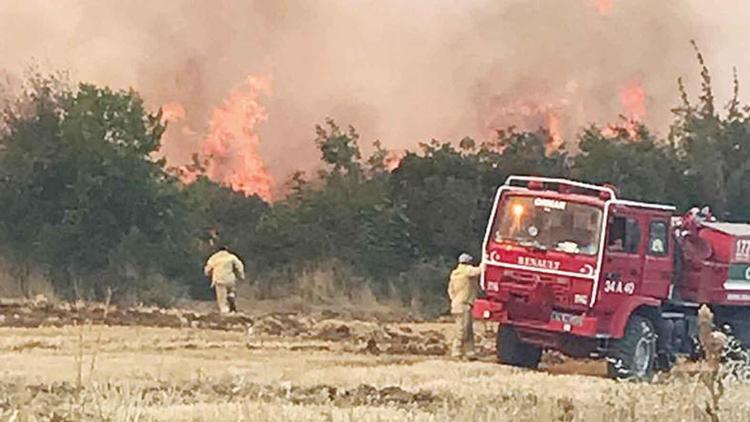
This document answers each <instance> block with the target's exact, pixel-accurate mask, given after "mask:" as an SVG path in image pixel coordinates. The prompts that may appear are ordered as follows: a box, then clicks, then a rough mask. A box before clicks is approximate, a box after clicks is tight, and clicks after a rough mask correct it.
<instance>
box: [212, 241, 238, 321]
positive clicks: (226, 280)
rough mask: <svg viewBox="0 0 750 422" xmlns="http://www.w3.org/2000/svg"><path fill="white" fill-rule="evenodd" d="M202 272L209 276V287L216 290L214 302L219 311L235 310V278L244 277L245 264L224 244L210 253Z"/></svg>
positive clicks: (223, 312)
mask: <svg viewBox="0 0 750 422" xmlns="http://www.w3.org/2000/svg"><path fill="white" fill-rule="evenodd" d="M203 272H204V273H205V274H206V276H207V277H210V278H211V287H213V288H214V289H215V290H216V304H217V305H218V306H219V312H221V313H222V314H225V313H227V312H236V311H237V307H236V302H235V298H236V286H237V280H244V279H245V265H244V264H243V263H242V261H241V260H240V259H239V258H238V257H237V256H236V255H234V254H233V253H231V252H229V251H228V250H227V248H226V247H225V246H221V247H219V250H218V251H217V252H216V253H215V254H213V255H211V257H210V258H208V261H207V262H206V267H205V268H204V270H203Z"/></svg>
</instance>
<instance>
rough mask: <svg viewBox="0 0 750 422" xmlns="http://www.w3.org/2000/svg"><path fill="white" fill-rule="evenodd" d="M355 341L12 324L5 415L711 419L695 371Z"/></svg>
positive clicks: (734, 398) (1, 340)
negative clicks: (651, 371) (561, 362)
mask: <svg viewBox="0 0 750 422" xmlns="http://www.w3.org/2000/svg"><path fill="white" fill-rule="evenodd" d="M409 327H410V329H412V330H416V331H419V330H435V329H439V330H444V329H445V328H446V326H445V325H444V324H412V325H410V326H409ZM357 347H358V345H352V344H349V343H347V342H325V341H321V340H314V339H307V340H300V339H294V338H279V337H261V338H252V339H250V340H248V338H247V337H246V336H245V334H244V333H240V332H223V331H210V330H198V329H191V328H185V329H166V328H139V327H104V326H83V327H63V328H36V329H19V328H2V329H0V376H1V378H0V389H1V390H0V419H2V420H50V419H52V420H58V421H62V420H81V419H84V420H116V421H120V420H123V421H124V420H163V421H193V420H222V421H234V420H238V421H242V420H244V421H257V420H269V421H286V420H295V421H297V420H303V421H304V420H310V421H318V420H335V421H381V420H399V421H401V420H414V421H443V420H446V421H448V420H451V421H452V420H472V421H473V420H478V421H502V420H514V421H548V420H558V421H583V420H585V421H598V420H613V421H614V420H617V421H620V420H625V421H627V420H634V421H635V420H638V421H640V420H657V419H658V420H660V421H702V420H707V419H706V414H705V412H704V407H705V403H706V401H707V400H708V395H707V392H706V388H705V386H703V385H702V384H701V383H700V382H699V381H698V380H697V379H696V378H695V377H691V376H689V375H686V374H685V373H684V372H683V373H681V374H677V375H673V376H671V377H669V378H667V379H664V380H660V381H657V382H656V383H653V384H649V385H644V384H631V383H619V382H614V381H611V380H607V379H604V378H601V377H593V376H584V375H561V374H550V373H548V372H546V371H524V370H520V369H515V368H509V367H505V366H501V365H498V364H496V363H494V361H493V359H492V358H491V357H487V358H486V359H483V360H481V361H478V362H457V361H450V360H447V359H444V358H442V357H437V356H415V355H398V356H397V355H387V354H381V355H378V356H372V355H366V354H361V353H358V352H356V350H357ZM324 349H327V350H324ZM577 365H578V368H576V369H581V370H586V369H587V368H588V369H589V370H590V369H591V368H590V367H591V365H589V364H581V363H579V364H577ZM594 366H595V365H594ZM564 369H565V368H559V367H558V368H553V370H556V371H557V372H562V371H564ZM79 372H80V381H79ZM590 372H592V371H590ZM593 372H596V371H593ZM393 387H397V388H393ZM749 395H750V386H748V385H745V384H741V383H734V384H730V385H729V386H728V387H727V390H726V393H725V395H724V397H722V399H721V409H720V412H719V415H720V417H721V418H722V419H721V420H727V421H735V420H736V421H744V420H749V419H748V418H749V417H750V402H748V401H747V400H746V398H747V397H748V396H749ZM55 418H56V419H55Z"/></svg>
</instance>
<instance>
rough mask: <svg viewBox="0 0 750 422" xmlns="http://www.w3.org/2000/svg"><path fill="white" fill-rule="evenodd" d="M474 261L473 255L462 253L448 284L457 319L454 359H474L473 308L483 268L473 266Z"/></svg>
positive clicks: (453, 346) (452, 349)
mask: <svg viewBox="0 0 750 422" xmlns="http://www.w3.org/2000/svg"><path fill="white" fill-rule="evenodd" d="M472 259H473V258H472V257H471V255H469V254H466V253H462V254H461V256H459V257H458V265H457V266H456V268H454V269H453V271H452V272H451V275H450V282H449V283H448V296H449V297H450V299H451V314H452V315H453V318H454V319H455V332H454V336H455V337H454V339H453V344H452V345H451V356H452V357H454V358H462V357H464V356H465V357H467V358H473V357H474V319H473V317H472V315H471V308H472V306H473V305H474V299H476V297H477V291H478V290H479V285H478V282H477V279H478V277H479V275H480V274H481V272H482V266H478V267H477V266H474V265H471V261H472Z"/></svg>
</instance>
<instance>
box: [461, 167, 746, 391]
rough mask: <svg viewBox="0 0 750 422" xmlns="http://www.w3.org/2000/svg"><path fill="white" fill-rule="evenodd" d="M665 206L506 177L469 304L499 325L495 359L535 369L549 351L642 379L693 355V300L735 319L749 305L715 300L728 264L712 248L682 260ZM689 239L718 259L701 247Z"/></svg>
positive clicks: (608, 191) (577, 185)
mask: <svg viewBox="0 0 750 422" xmlns="http://www.w3.org/2000/svg"><path fill="white" fill-rule="evenodd" d="M674 211H675V207H673V206H671V205H663V204H653V203H645V202H636V201H629V200H624V199H620V198H619V197H618V195H617V191H616V189H615V188H614V187H612V186H598V185H592V184H587V183H582V182H577V181H572V180H565V179H554V178H543V177H529V176H511V177H509V178H508V179H507V181H506V182H505V184H504V185H503V186H501V187H500V188H499V189H498V191H497V194H496V196H495V201H494V205H493V208H492V211H491V215H490V220H489V223H488V225H487V230H486V233H485V238H484V242H483V254H482V255H483V258H482V261H483V265H484V271H483V274H482V276H481V279H480V284H481V289H482V291H483V293H484V295H483V297H482V298H481V299H478V300H477V301H476V302H475V305H474V309H473V313H474V316H475V318H477V319H481V320H485V321H496V322H498V323H499V325H498V332H497V356H498V359H499V361H500V362H501V363H505V364H510V365H515V366H521V367H536V366H537V365H538V363H539V360H540V357H541V353H542V350H544V349H552V350H558V351H561V352H563V353H565V354H567V355H570V356H574V357H599V358H605V359H606V360H607V362H608V368H609V373H610V375H611V376H613V377H620V378H637V379H647V378H650V377H651V375H652V374H653V372H654V371H655V370H658V369H669V368H670V367H671V364H672V362H674V359H675V356H676V355H677V354H679V353H687V354H695V353H697V345H696V340H695V339H696V337H697V334H696V333H697V309H698V307H699V306H700V304H701V303H710V304H712V305H715V309H714V311H715V312H718V313H717V315H727V317H726V318H724V322H725V323H729V324H730V325H731V324H733V323H734V321H735V320H737V321H738V322H739V319H740V317H738V315H740V314H742V313H743V312H744V310H745V309H747V308H746V307H745V306H746V305H747V304H750V302H748V303H747V304H745V303H736V304H734V305H741V306H740V307H737V306H730V305H732V304H729V305H727V306H723V304H722V303H721V302H722V301H725V299H726V298H727V297H726V295H725V290H726V289H725V288H724V284H725V281H726V280H728V278H722V275H721V274H720V273H721V271H723V270H725V271H726V272H727V274H728V272H729V267H731V265H730V264H729V263H727V262H723V261H722V260H720V259H718V258H717V255H716V253H711V254H706V253H703V254H702V255H701V254H692V253H691V255H690V257H691V258H690V259H686V258H685V257H684V256H683V255H684V254H683V252H682V250H681V249H682V248H681V242H678V239H677V237H676V236H675V233H676V232H675V230H673V221H674V218H673V214H674ZM748 228H749V229H750V226H748ZM748 234H750V230H748ZM700 237H701V236H696V238H700ZM703 237H705V236H703ZM729 237H730V238H731V239H733V238H732V237H731V236H729ZM748 243H749V246H750V242H748ZM696 244H697V245H699V246H698V247H696V248H694V249H695V250H698V251H701V245H702V246H703V247H706V245H708V246H707V248H708V249H710V250H716V252H719V251H718V249H719V248H715V247H714V248H713V249H712V248H711V245H712V244H713V245H715V243H711V242H710V241H704V242H702V243H701V242H698V243H696ZM749 250H750V249H749ZM704 252H705V251H704ZM724 261H727V260H726V259H725V260H724ZM724 264H726V265H724ZM725 267H726V268H725ZM743 268H744V267H743ZM748 268H750V267H748ZM737 271H739V270H735V271H734V272H737ZM704 273H711V274H704ZM747 273H748V279H750V270H748V271H747ZM701 277H702V279H701ZM727 277H728V276H727ZM743 277H744V274H743ZM699 279H700V280H699ZM714 279H715V280H714ZM697 286H701V287H697ZM710 286H714V287H715V288H713V289H712V288H710ZM748 286H750V284H748ZM691 287H692V288H693V290H690V288H691ZM743 287H744V286H743ZM698 291H701V292H703V293H700V294H698V293H697V292H698ZM747 293H750V292H747ZM711 295H713V296H711ZM722 295H723V296H722ZM746 299H750V295H746ZM743 305H744V306H743ZM736 311H741V312H739V313H738V312H736ZM741 317H742V318H744V314H743V315H741Z"/></svg>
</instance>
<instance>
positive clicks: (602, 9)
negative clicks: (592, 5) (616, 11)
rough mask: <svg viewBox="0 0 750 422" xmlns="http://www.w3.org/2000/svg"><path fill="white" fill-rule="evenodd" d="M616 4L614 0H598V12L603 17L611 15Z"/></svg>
mask: <svg viewBox="0 0 750 422" xmlns="http://www.w3.org/2000/svg"><path fill="white" fill-rule="evenodd" d="M614 3H615V2H614V0H596V11H597V12H599V14H600V15H602V16H608V15H611V14H612V8H613V7H614Z"/></svg>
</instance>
